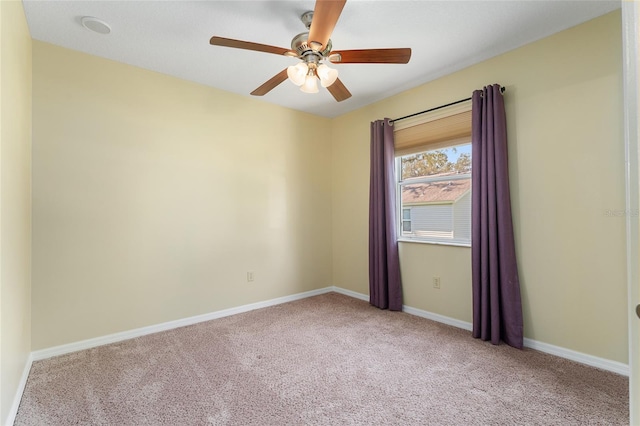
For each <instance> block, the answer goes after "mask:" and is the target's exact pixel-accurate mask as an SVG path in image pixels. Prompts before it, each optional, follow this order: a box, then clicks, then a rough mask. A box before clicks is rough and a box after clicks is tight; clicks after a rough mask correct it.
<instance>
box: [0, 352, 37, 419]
mask: <svg viewBox="0 0 640 426" xmlns="http://www.w3.org/2000/svg"><path fill="white" fill-rule="evenodd" d="M31 364H33V355H32V354H29V356H28V357H27V362H26V364H25V366H24V369H23V370H22V376H20V382H18V388H17V389H16V394H15V396H14V397H13V403H12V404H11V408H10V409H9V415H8V416H7V423H6V425H7V426H11V425H13V423H14V422H15V420H16V415H17V414H18V408H19V407H20V401H21V400H22V394H23V393H24V388H25V387H26V386H27V379H28V378H29V372H30V371H31Z"/></svg>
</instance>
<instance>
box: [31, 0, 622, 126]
mask: <svg viewBox="0 0 640 426" xmlns="http://www.w3.org/2000/svg"><path fill="white" fill-rule="evenodd" d="M23 3H24V9H25V13H26V16H27V21H28V24H29V29H30V32H31V36H32V37H33V38H34V39H36V40H41V41H45V42H48V43H52V44H56V45H59V46H63V47H67V48H70V49H74V50H78V51H81V52H85V53H89V54H92V55H96V56H101V57H104V58H108V59H112V60H115V61H119V62H123V63H127V64H131V65H135V66H138V67H141V68H146V69H149V70H153V71H158V72H161V73H164V74H169V75H173V76H176V77H179V78H182V79H185V80H190V81H194V82H198V83H201V84H205V85H207V86H212V87H216V88H219V89H223V90H226V91H229V92H234V93H238V94H240V95H244V96H250V95H249V93H250V92H251V91H252V90H253V89H255V88H257V87H258V86H260V85H261V84H262V83H264V82H265V81H266V80H268V79H269V78H271V77H272V76H273V75H275V74H277V73H278V72H280V71H281V70H282V69H284V68H286V67H287V66H289V65H292V64H295V63H297V61H298V60H297V59H295V58H288V57H284V56H278V55H273V54H267V53H261V52H254V51H246V50H239V49H231V48H226V47H219V46H211V45H210V44H209V39H210V38H211V36H213V35H217V36H221V37H226V38H235V39H240V40H245V41H252V42H257V43H263V44H269V45H273V46H279V47H284V48H289V45H290V43H291V39H292V38H293V37H294V36H295V35H296V34H298V33H300V32H303V31H306V29H305V27H304V25H303V24H302V22H301V21H300V19H299V16H300V15H301V14H302V13H304V12H305V11H307V10H313V8H314V5H315V1H313V0H311V1H310V0H299V1H297V0H290V1H95V0H94V1H54V0H48V1H34V0H24V1H23ZM619 7H620V1H587V0H582V1H575V0H574V1H562V0H552V1H546V0H537V1H479V0H476V1H399V0H394V1H379V0H376V1H371V0H368V1H365V0H349V1H347V4H346V6H345V8H344V10H343V12H342V15H341V16H340V19H339V20H338V23H337V25H336V29H335V30H334V32H333V35H332V37H331V39H332V41H333V48H334V50H348V49H368V48H389V47H410V48H411V49H412V51H413V52H412V57H411V61H410V62H409V63H408V64H406V65H395V64H394V65H389V64H382V65H379V64H336V65H334V67H335V68H336V69H338V71H339V72H340V80H342V82H343V83H344V84H345V85H346V86H347V88H348V89H349V90H350V91H351V93H352V94H353V96H352V97H351V98H349V99H347V100H346V101H343V102H340V103H337V102H336V101H335V100H334V99H333V97H332V96H331V95H330V94H329V92H327V90H326V89H323V88H320V92H319V93H317V94H306V93H302V92H300V90H299V88H298V87H296V86H294V85H293V84H292V83H290V82H289V81H285V82H283V83H282V84H281V85H279V86H278V87H276V88H275V89H274V90H272V91H271V92H269V93H268V94H267V95H265V96H263V97H261V98H260V99H262V100H263V101H266V102H271V103H273V104H277V105H282V106H285V107H288V108H293V109H296V110H300V111H306V112H309V113H313V114H317V115H322V116H326V117H335V116H337V115H340V114H343V113H346V112H348V111H352V110H354V109H357V108H359V107H362V106H364V105H367V104H370V103H372V102H375V101H378V100H380V99H383V98H386V97H388V96H390V95H393V94H396V93H399V92H401V91H404V90H407V89H410V88H412V87H415V86H418V85H420V84H423V83H425V82H427V81H430V80H433V79H435V78H438V77H441V76H443V75H446V74H449V73H451V72H454V71H456V70H459V69H462V68H464V67H466V66H469V65H471V64H474V63H477V62H479V61H482V60H485V59H487V58H490V57H492V56H495V55H498V54H500V53H503V52H506V51H509V50H511V49H514V48H516V47H519V46H522V45H524V44H526V43H530V42H532V41H534V40H538V39H540V38H543V37H546V36H548V35H551V34H553V33H555V32H558V31H561V30H563V29H566V28H569V27H571V26H574V25H577V24H579V23H582V22H585V21H587V20H589V19H592V18H595V17H597V16H600V15H603V14H605V13H607V12H610V11H612V10H615V9H617V8H619ZM83 16H94V17H97V18H100V19H102V20H104V21H106V22H107V23H109V25H110V26H111V28H112V32H111V34H109V35H102V34H97V33H93V32H91V31H89V30H87V29H85V28H84V27H83V26H82V25H81V23H80V18H81V17H83Z"/></svg>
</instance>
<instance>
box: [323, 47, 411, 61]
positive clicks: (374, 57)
mask: <svg viewBox="0 0 640 426" xmlns="http://www.w3.org/2000/svg"><path fill="white" fill-rule="evenodd" d="M331 54H332V55H335V54H339V55H340V56H341V57H342V59H341V60H339V61H335V62H333V61H331V62H332V63H334V64H406V63H407V62H409V59H411V49H410V48H408V47H407V48H402V49H361V50H339V51H333V52H331ZM330 59H331V58H330Z"/></svg>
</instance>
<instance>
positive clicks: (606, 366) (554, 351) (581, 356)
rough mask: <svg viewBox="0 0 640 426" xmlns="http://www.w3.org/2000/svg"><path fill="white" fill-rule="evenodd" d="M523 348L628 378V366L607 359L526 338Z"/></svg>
mask: <svg viewBox="0 0 640 426" xmlns="http://www.w3.org/2000/svg"><path fill="white" fill-rule="evenodd" d="M524 346H525V347H527V348H531V349H535V350H537V351H540V352H545V353H548V354H551V355H556V356H559V357H561V358H566V359H570V360H571V361H575V362H579V363H581V364H586V365H590V366H591V367H596V368H600V369H602V370H607V371H611V372H613V373H618V374H621V375H623V376H627V377H629V365H628V364H623V363H621V362H618V361H611V360H609V359H605V358H599V357H597V356H593V355H587V354H585V353H582V352H577V351H573V350H571V349H566V348H562V347H560V346H555V345H550V344H548V343H544V342H538V341H537V340H533V339H528V338H526V337H525V338H524Z"/></svg>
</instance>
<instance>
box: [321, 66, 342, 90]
mask: <svg viewBox="0 0 640 426" xmlns="http://www.w3.org/2000/svg"><path fill="white" fill-rule="evenodd" d="M316 72H317V73H318V78H319V79H320V84H322V87H329V86H331V85H332V84H333V83H335V82H336V80H337V79H338V70H336V69H333V68H329V67H328V66H326V65H325V64H322V65H320V66H319V67H318V69H317V70H316Z"/></svg>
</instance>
